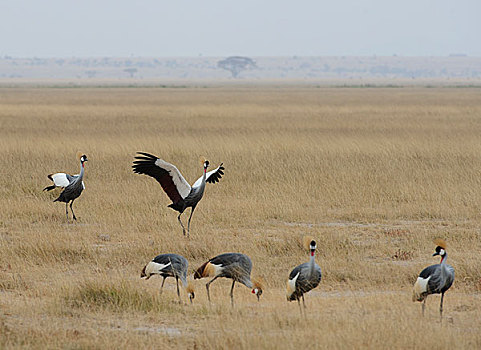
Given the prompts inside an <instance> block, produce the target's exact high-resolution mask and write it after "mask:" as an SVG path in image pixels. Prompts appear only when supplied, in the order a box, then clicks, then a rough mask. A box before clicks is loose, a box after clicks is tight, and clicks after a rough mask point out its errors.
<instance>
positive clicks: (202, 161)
mask: <svg viewBox="0 0 481 350" xmlns="http://www.w3.org/2000/svg"><path fill="white" fill-rule="evenodd" d="M206 160H207V158H206V157H204V156H201V157H199V162H200V164H202V165H204V163H205V161H206Z"/></svg>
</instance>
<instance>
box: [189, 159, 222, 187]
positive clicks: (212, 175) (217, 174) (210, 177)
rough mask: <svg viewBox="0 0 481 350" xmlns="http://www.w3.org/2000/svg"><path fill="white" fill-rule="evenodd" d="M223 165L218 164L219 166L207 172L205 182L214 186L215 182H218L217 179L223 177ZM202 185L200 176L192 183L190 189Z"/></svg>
mask: <svg viewBox="0 0 481 350" xmlns="http://www.w3.org/2000/svg"><path fill="white" fill-rule="evenodd" d="M223 164H224V163H220V165H219V166H218V167H217V168H216V169H214V170H211V171H208V172H207V174H205V182H208V183H211V184H215V183H216V182H219V179H221V178H222V175H224V170H225V168H224V166H223ZM201 183H202V176H201V177H199V178H198V179H197V181H196V182H194V185H192V187H198V186H200V184H201Z"/></svg>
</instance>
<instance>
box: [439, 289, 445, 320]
mask: <svg viewBox="0 0 481 350" xmlns="http://www.w3.org/2000/svg"><path fill="white" fill-rule="evenodd" d="M443 299H444V292H443V293H441V304H439V316H441V322H443Z"/></svg>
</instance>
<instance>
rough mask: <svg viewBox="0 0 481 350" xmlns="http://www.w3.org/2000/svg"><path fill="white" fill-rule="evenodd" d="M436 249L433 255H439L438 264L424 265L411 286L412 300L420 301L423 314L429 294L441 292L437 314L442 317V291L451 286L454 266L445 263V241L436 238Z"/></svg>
mask: <svg viewBox="0 0 481 350" xmlns="http://www.w3.org/2000/svg"><path fill="white" fill-rule="evenodd" d="M434 244H436V251H435V252H434V254H433V256H437V255H439V256H441V262H440V263H439V264H435V265H431V266H428V267H426V268H425V269H424V270H422V271H421V273H420V274H419V277H418V279H417V280H416V283H414V287H413V301H414V302H415V301H422V302H423V306H422V310H423V316H424V309H425V308H426V299H427V297H428V295H429V294H441V303H440V304H439V315H440V316H441V320H442V318H443V299H444V293H446V291H447V290H448V289H449V288H450V287H451V286H452V284H453V282H454V268H453V267H452V266H451V265H448V264H447V263H446V259H447V257H448V254H447V253H446V241H444V240H443V239H440V238H438V239H436V240H435V241H434Z"/></svg>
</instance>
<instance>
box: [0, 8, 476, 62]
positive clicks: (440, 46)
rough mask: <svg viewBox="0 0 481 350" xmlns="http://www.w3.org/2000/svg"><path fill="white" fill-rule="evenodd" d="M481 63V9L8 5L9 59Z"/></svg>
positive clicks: (0, 45)
mask: <svg viewBox="0 0 481 350" xmlns="http://www.w3.org/2000/svg"><path fill="white" fill-rule="evenodd" d="M450 53H465V54H468V55H470V56H481V0H396V1H391V0H330V1H325V0H289V1H285V0H242V1H231V0H170V1H164V0H137V1H135V0H133V1H132V0H129V1H125V0H75V1H74V0H0V56H4V55H10V56H14V57H27V56H28V57H31V56H37V57H53V56H62V57H71V56H131V55H134V56H198V55H200V54H202V55H203V56H229V55H249V56H279V55H281V56H293V55H298V56H318V55H374V54H375V55H393V54H398V55H404V56H424V55H441V56H445V55H449V54H450Z"/></svg>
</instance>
